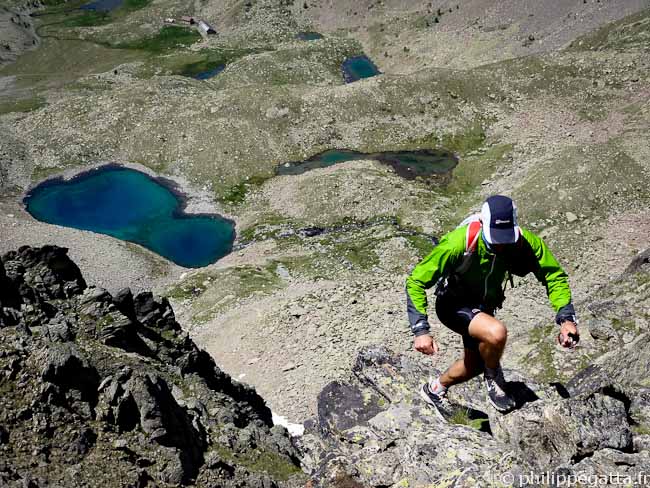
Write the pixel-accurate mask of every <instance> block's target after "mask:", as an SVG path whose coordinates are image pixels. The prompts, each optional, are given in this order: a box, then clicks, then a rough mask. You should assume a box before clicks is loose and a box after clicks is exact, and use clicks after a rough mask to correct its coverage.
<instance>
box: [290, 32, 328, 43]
mask: <svg viewBox="0 0 650 488" xmlns="http://www.w3.org/2000/svg"><path fill="white" fill-rule="evenodd" d="M322 38H323V35H322V34H319V33H318V32H310V31H306V32H298V34H296V39H298V40H299V41H317V40H318V39H322Z"/></svg>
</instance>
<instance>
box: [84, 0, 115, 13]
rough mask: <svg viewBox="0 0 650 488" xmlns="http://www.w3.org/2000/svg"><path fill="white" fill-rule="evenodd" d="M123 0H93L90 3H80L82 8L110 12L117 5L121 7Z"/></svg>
mask: <svg viewBox="0 0 650 488" xmlns="http://www.w3.org/2000/svg"><path fill="white" fill-rule="evenodd" d="M123 3H124V0H94V1H92V2H90V3H87V4H85V5H82V6H81V7H80V8H81V9H82V10H94V11H96V12H111V11H113V10H115V9H116V8H118V7H121V6H122V4H123Z"/></svg>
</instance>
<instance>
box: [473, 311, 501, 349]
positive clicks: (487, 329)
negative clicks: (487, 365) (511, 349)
mask: <svg viewBox="0 0 650 488" xmlns="http://www.w3.org/2000/svg"><path fill="white" fill-rule="evenodd" d="M469 333H470V335H471V336H472V337H474V338H476V339H478V340H479V341H480V342H486V343H488V344H490V345H491V346H493V347H505V345H506V341H507V340H508V329H506V326H505V325H504V324H503V322H501V321H500V320H497V319H495V318H494V317H492V316H491V315H488V314H485V313H480V314H478V315H477V316H476V317H474V319H472V322H470V327H469Z"/></svg>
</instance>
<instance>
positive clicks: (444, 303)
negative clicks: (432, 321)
mask: <svg viewBox="0 0 650 488" xmlns="http://www.w3.org/2000/svg"><path fill="white" fill-rule="evenodd" d="M481 312H484V313H487V314H489V315H494V310H493V309H491V308H488V307H486V306H485V305H481V304H468V303H462V302H459V301H457V300H453V299H448V298H444V297H438V299H437V300H436V315H437V316H438V318H439V319H440V322H442V323H443V325H445V327H447V328H449V329H451V330H453V331H454V332H456V333H457V334H460V335H461V337H462V338H463V347H465V348H466V349H472V350H475V351H478V341H477V340H476V339H474V338H473V337H472V336H470V335H469V323H470V322H471V321H472V319H473V318H474V317H476V316H477V315H478V314H479V313H481Z"/></svg>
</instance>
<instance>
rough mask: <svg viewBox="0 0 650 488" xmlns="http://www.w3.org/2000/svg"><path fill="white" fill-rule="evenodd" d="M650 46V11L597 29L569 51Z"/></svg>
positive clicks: (575, 43) (574, 43)
mask: <svg viewBox="0 0 650 488" xmlns="http://www.w3.org/2000/svg"><path fill="white" fill-rule="evenodd" d="M648 46H650V9H646V10H643V11H641V12H638V13H636V14H632V15H630V16H628V17H625V18H623V19H621V20H618V21H616V22H612V23H610V24H608V25H606V26H603V27H601V28H600V29H596V30H595V31H593V32H590V33H588V34H586V35H585V36H582V37H580V38H578V39H576V40H575V41H573V42H572V43H571V45H570V46H569V50H571V51H586V50H602V49H614V50H626V49H630V48H639V49H643V50H645V51H648V49H649V48H648Z"/></svg>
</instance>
